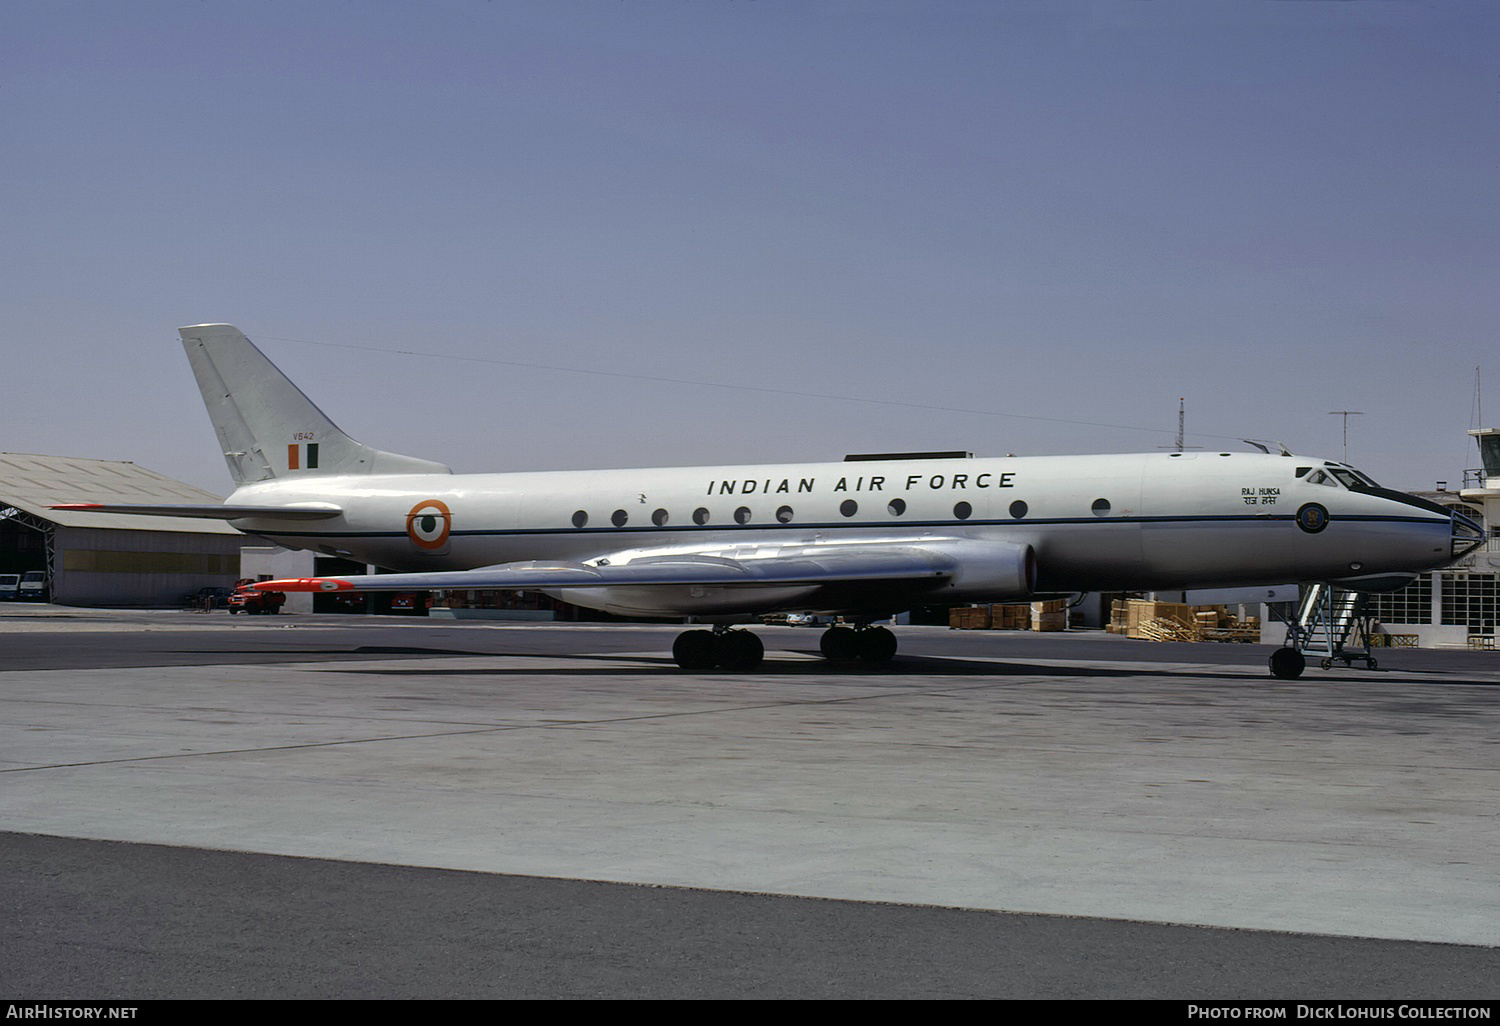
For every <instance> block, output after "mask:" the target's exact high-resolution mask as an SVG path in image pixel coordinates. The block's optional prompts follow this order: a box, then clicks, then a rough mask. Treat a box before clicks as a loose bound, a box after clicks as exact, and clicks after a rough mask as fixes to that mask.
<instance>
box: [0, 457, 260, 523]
mask: <svg viewBox="0 0 1500 1026" xmlns="http://www.w3.org/2000/svg"><path fill="white" fill-rule="evenodd" d="M223 501H224V498H223V496H219V495H214V494H213V493H212V492H205V491H204V490H203V489H201V488H194V487H193V486H192V485H190V484H184V483H183V482H181V481H174V480H173V479H172V478H170V477H165V476H163V475H161V474H158V473H157V472H156V471H154V470H147V469H146V468H145V467H141V466H137V465H136V464H134V463H127V462H124V461H122V460H91V459H84V458H82V457H78V456H40V455H34V454H31V453H20V452H0V509H3V508H4V507H5V506H14V507H15V508H16V509H19V510H22V511H23V512H26V513H30V514H31V515H32V516H35V517H40V518H41V519H43V520H50V521H51V522H52V523H54V524H58V525H59V526H62V527H102V528H112V529H115V530H124V531H176V532H183V533H188V534H234V535H237V534H239V532H238V531H236V530H235V529H234V528H232V527H230V526H229V525H228V524H226V523H224V522H223V521H220V520H192V519H187V518H184V517H145V516H134V515H131V514H116V513H79V512H76V511H72V510H58V509H49V508H48V507H50V506H55V505H58V504H61V503H68V502H116V503H130V502H156V503H166V502H192V503H213V502H223Z"/></svg>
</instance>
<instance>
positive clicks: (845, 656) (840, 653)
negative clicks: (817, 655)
mask: <svg viewBox="0 0 1500 1026" xmlns="http://www.w3.org/2000/svg"><path fill="white" fill-rule="evenodd" d="M818 648H820V649H821V650H822V652H823V657H824V658H825V659H828V660H831V661H832V662H835V663H839V662H845V661H847V660H850V659H855V658H858V656H859V639H858V638H857V637H856V636H855V633H854V628H852V627H830V628H828V629H827V630H826V631H824V632H823V637H822V638H821V639H819V641H818Z"/></svg>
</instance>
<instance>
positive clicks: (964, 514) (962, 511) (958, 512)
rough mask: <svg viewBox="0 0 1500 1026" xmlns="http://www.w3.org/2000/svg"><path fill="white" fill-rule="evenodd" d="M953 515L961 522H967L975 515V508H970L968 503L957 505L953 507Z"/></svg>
mask: <svg viewBox="0 0 1500 1026" xmlns="http://www.w3.org/2000/svg"><path fill="white" fill-rule="evenodd" d="M953 515H954V516H956V517H957V518H958V519H960V520H967V519H969V518H970V517H972V516H973V515H974V507H973V506H970V505H969V504H968V503H967V502H959V503H955V504H954V506H953Z"/></svg>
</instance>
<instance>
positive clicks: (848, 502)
mask: <svg viewBox="0 0 1500 1026" xmlns="http://www.w3.org/2000/svg"><path fill="white" fill-rule="evenodd" d="M839 512H840V513H842V514H843V515H844V516H846V517H852V516H854V514H856V513H858V512H859V503H857V502H855V501H854V500H853V499H845V500H844V501H843V502H841V503H840V504H839Z"/></svg>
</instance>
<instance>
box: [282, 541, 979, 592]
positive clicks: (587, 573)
mask: <svg viewBox="0 0 1500 1026" xmlns="http://www.w3.org/2000/svg"><path fill="white" fill-rule="evenodd" d="M957 570H958V568H957V566H956V565H955V561H954V559H953V558H952V557H950V556H947V555H945V554H944V553H941V552H934V551H929V550H924V549H920V548H915V547H912V548H906V547H902V548H871V549H868V550H865V551H859V552H836V553H829V554H826V555H817V556H810V555H797V556H790V557H766V558H760V559H745V560H736V559H728V558H723V557H717V556H700V555H671V556H647V557H643V558H640V559H635V560H632V561H631V562H629V563H623V564H619V565H613V564H610V563H607V562H606V563H603V564H588V563H573V562H566V561H560V560H532V561H527V562H521V563H502V564H500V565H497V566H487V567H479V568H478V569H474V570H457V571H440V572H436V573H415V574H377V575H373V576H368V577H354V576H351V577H303V578H294V579H290V580H281V581H262V582H260V583H259V584H257V585H255V587H257V588H259V589H260V590H262V591H409V590H429V589H446V588H457V589H474V588H485V589H490V588H493V589H518V588H534V589H546V588H603V587H641V586H652V585H657V586H669V587H670V586H676V587H687V586H694V585H697V586H703V587H726V586H734V585H746V586H751V587H754V586H757V585H764V586H770V585H820V584H828V583H831V582H852V581H865V582H874V581H892V582H896V581H901V582H922V581H928V582H932V583H934V584H935V583H937V582H938V581H940V580H943V579H947V578H950V577H952V576H954V574H955V573H956V572H957Z"/></svg>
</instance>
